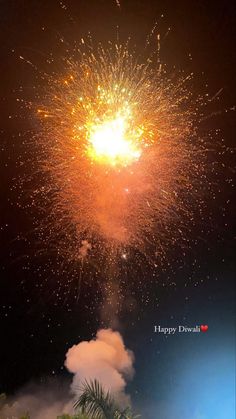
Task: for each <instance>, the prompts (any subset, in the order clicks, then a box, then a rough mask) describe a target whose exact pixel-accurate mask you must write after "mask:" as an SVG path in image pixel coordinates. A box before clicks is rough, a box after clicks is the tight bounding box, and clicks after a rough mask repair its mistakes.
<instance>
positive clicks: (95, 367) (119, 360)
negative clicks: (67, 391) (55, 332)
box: [65, 329, 134, 406]
mask: <svg viewBox="0 0 236 419" xmlns="http://www.w3.org/2000/svg"><path fill="white" fill-rule="evenodd" d="M133 361H134V355H133V353H132V352H131V351H129V350H128V349H126V348H125V345H124V342H123V339H122V336H121V335H120V333H119V332H114V331H112V330H111V329H101V330H99V331H98V332H97V335H96V339H94V340H90V341H89V342H87V341H85V342H81V343H79V344H78V345H74V346H72V348H70V349H69V351H68V352H67V354H66V362H65V366H66V367H67V369H68V370H69V371H70V372H72V373H73V374H74V378H73V383H72V390H73V392H74V393H75V394H76V393H77V394H78V388H79V387H80V385H81V383H83V381H84V380H94V379H97V380H98V381H99V382H100V383H101V384H102V386H103V388H104V389H105V390H106V391H108V390H109V391H110V392H111V393H112V394H113V395H114V397H115V398H116V400H117V401H118V402H119V403H120V404H121V405H122V406H124V405H126V404H128V403H129V396H128V395H127V394H125V387H126V380H127V379H131V378H132V377H133V374H134V369H133Z"/></svg>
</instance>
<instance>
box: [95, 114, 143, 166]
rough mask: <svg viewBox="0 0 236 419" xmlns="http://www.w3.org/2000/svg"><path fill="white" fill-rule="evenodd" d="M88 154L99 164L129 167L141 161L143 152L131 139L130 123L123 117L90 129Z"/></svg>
mask: <svg viewBox="0 0 236 419" xmlns="http://www.w3.org/2000/svg"><path fill="white" fill-rule="evenodd" d="M89 143H90V145H89V147H88V153H89V155H90V157H91V158H92V159H94V160H96V161H98V162H101V163H107V164H111V165H117V164H120V165H128V164H130V163H132V162H133V161H135V160H137V159H139V157H140V155H141V150H140V149H139V148H138V146H137V144H135V141H134V139H133V138H129V132H128V123H127V121H126V119H125V118H124V117H122V116H117V117H116V118H115V119H112V120H108V121H105V122H103V123H101V124H98V125H93V126H91V128H90V137H89Z"/></svg>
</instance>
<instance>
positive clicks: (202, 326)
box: [200, 324, 208, 332]
mask: <svg viewBox="0 0 236 419" xmlns="http://www.w3.org/2000/svg"><path fill="white" fill-rule="evenodd" d="M200 329H201V331H202V332H206V331H207V330H208V326H207V324H205V325H203V324H202V325H201V326H200Z"/></svg>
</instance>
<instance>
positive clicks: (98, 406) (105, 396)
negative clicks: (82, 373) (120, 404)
mask: <svg viewBox="0 0 236 419" xmlns="http://www.w3.org/2000/svg"><path fill="white" fill-rule="evenodd" d="M81 390H82V391H81V395H80V396H79V398H78V400H77V401H76V402H75V403H74V408H75V409H78V408H79V409H81V412H82V413H86V414H88V415H91V417H92V418H94V419H104V418H105V419H114V417H115V411H116V406H115V402H114V399H113V398H112V396H111V395H110V393H109V392H107V393H105V392H104V390H103V388H102V386H101V385H100V383H99V382H98V381H97V380H94V381H91V382H88V381H85V382H84V383H83V385H82V388H81Z"/></svg>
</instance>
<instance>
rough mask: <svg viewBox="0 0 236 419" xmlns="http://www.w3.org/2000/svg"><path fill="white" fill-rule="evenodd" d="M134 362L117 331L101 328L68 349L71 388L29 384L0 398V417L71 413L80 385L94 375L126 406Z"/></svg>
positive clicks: (50, 417) (37, 418)
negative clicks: (89, 338) (4, 397)
mask: <svg viewBox="0 0 236 419" xmlns="http://www.w3.org/2000/svg"><path fill="white" fill-rule="evenodd" d="M133 361H134V356H133V353H132V352H131V351H129V350H128V349H126V348H125V345H124V341H123V339H122V336H121V335H120V333H118V332H114V331H112V330H111V329H101V330H99V331H98V332H97V335H96V339H93V340H90V341H84V342H80V343H78V344H77V345H74V346H72V347H71V348H70V349H69V350H68V352H67V354H66V361H65V366H66V368H67V369H68V371H69V372H71V373H72V374H74V377H73V380H72V383H71V387H70V386H69V384H68V382H67V381H65V382H63V383H62V382H60V381H58V380H54V381H53V382H51V381H50V382H47V384H40V385H33V384H29V385H28V386H26V387H24V388H23V389H21V390H20V391H19V392H18V393H17V394H16V395H15V397H12V398H7V401H6V402H4V400H3V401H2V402H1V400H0V419H16V418H19V417H20V416H22V415H24V414H26V413H28V414H29V415H30V418H31V419H56V418H57V416H59V415H62V414H63V413H68V414H73V412H74V411H73V404H74V401H75V399H76V398H78V395H79V387H80V386H81V384H82V383H83V382H84V381H85V380H87V381H89V380H93V379H95V378H96V379H97V380H98V381H99V382H100V383H101V384H102V386H103V388H104V389H105V390H106V391H108V390H109V391H110V392H111V393H112V395H113V396H114V398H115V399H116V401H117V403H118V404H119V405H120V406H121V407H125V406H126V405H127V404H129V403H130V400H129V396H128V395H127V394H126V393H125V387H126V382H127V380H128V379H131V378H132V376H133V373H134V370H133Z"/></svg>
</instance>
